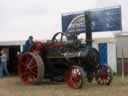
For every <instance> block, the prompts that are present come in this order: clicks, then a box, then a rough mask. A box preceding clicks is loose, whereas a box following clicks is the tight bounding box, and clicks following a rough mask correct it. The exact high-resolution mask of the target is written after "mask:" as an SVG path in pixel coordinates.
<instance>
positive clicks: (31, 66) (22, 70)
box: [18, 52, 44, 84]
mask: <svg viewBox="0 0 128 96" xmlns="http://www.w3.org/2000/svg"><path fill="white" fill-rule="evenodd" d="M18 74H19V77H20V79H21V80H22V82H23V83H25V84H38V83H39V82H40V81H41V80H42V79H43V77H44V63H43V61H42V59H41V57H40V55H38V54H34V53H31V52H26V53H23V54H22V55H21V56H20V57H19V62H18Z"/></svg>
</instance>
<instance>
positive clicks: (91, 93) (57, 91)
mask: <svg viewBox="0 0 128 96" xmlns="http://www.w3.org/2000/svg"><path fill="white" fill-rule="evenodd" d="M0 96H128V78H125V80H121V77H114V80H113V82H112V84H111V85H110V86H100V85H97V84H96V82H95V81H94V82H93V83H87V82H86V83H85V84H84V87H83V88H82V89H80V90H74V89H71V88H69V87H68V86H67V85H66V84H65V83H50V82H45V83H42V84H40V85H35V86H32V85H24V84H22V83H21V81H20V80H19V78H18V77H5V78H1V79H0Z"/></svg>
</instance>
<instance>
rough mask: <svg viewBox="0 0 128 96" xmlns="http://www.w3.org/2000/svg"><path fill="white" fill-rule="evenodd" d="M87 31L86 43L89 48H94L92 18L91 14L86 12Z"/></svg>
mask: <svg viewBox="0 0 128 96" xmlns="http://www.w3.org/2000/svg"><path fill="white" fill-rule="evenodd" d="M84 15H85V30H86V32H85V33H86V43H87V45H89V46H92V30H91V18H90V12H89V11H86V12H85V14H84Z"/></svg>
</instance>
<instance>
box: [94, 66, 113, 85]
mask: <svg viewBox="0 0 128 96" xmlns="http://www.w3.org/2000/svg"><path fill="white" fill-rule="evenodd" d="M96 81H97V83H98V84H100V85H110V84H111V82H112V70H111V68H110V67H109V66H108V65H98V67H97V72H96Z"/></svg>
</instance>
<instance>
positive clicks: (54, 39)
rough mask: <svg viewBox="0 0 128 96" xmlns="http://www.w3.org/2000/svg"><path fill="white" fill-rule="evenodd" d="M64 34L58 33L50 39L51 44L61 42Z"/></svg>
mask: <svg viewBox="0 0 128 96" xmlns="http://www.w3.org/2000/svg"><path fill="white" fill-rule="evenodd" d="M63 36H64V33H62V32H58V33H56V34H55V35H54V36H53V38H52V43H57V42H62V41H63Z"/></svg>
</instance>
